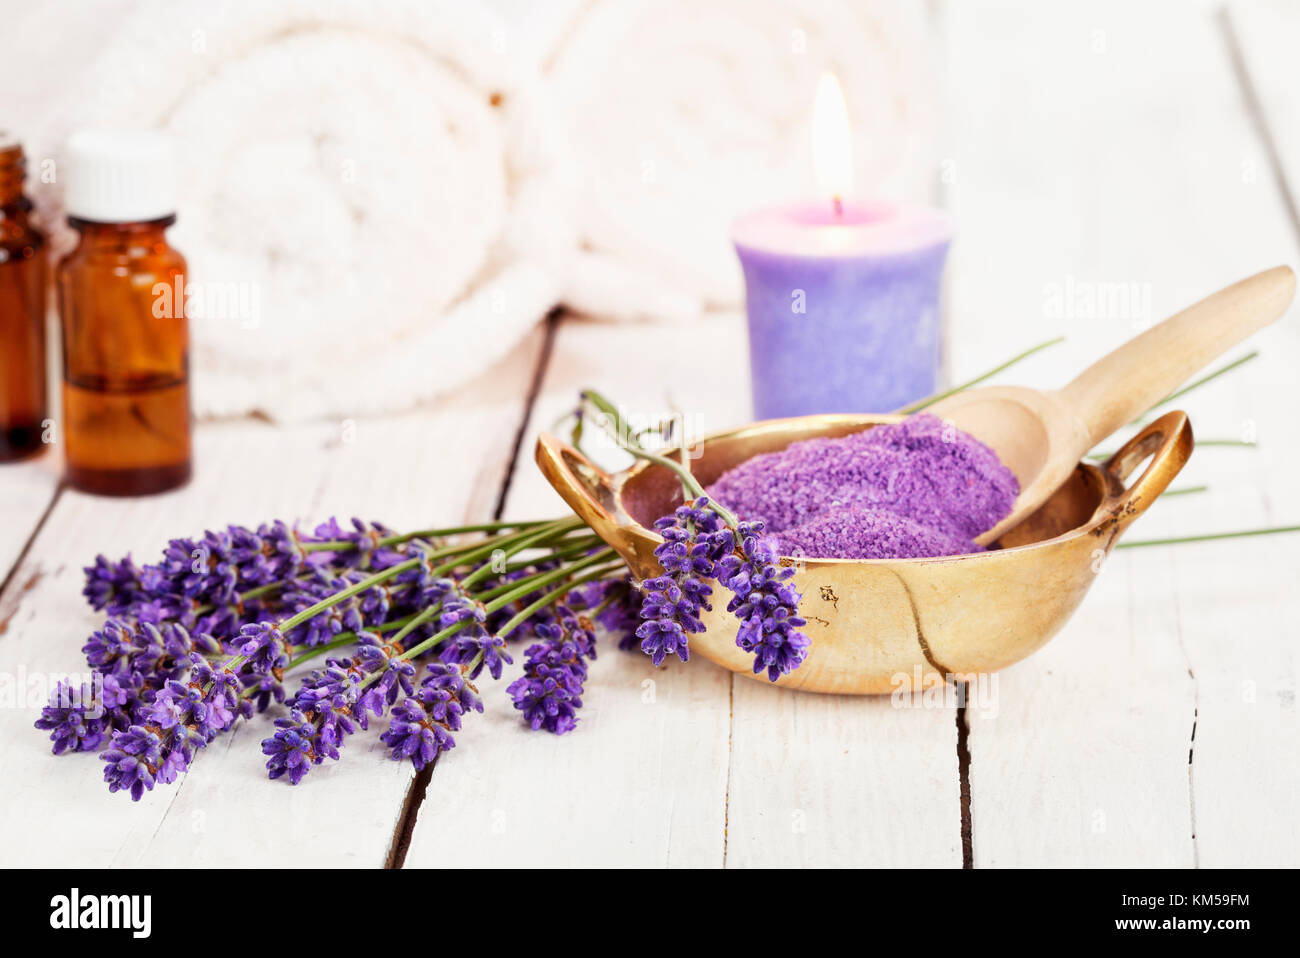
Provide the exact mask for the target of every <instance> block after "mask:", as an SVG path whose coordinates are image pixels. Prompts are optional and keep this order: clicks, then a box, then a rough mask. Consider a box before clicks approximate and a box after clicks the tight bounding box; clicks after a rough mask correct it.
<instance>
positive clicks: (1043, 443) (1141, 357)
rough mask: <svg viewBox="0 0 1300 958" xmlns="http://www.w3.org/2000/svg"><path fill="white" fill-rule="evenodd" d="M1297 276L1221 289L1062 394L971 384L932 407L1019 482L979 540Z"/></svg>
mask: <svg viewBox="0 0 1300 958" xmlns="http://www.w3.org/2000/svg"><path fill="white" fill-rule="evenodd" d="M1294 294H1295V274H1294V273H1293V272H1292V271H1291V268H1290V267H1289V266H1277V267H1274V268H1273V269H1270V270H1266V271H1264V272H1262V273H1257V274H1255V275H1254V276H1251V277H1250V278H1249V279H1243V280H1242V281H1241V282H1239V283H1235V284H1233V285H1232V286H1229V287H1228V288H1227V289H1223V290H1220V291H1219V292H1217V293H1215V294H1214V295H1213V296H1210V297H1208V298H1206V299H1203V300H1201V301H1200V302H1199V303H1195V304H1194V305H1192V306H1189V307H1187V309H1185V310H1183V311H1182V312H1181V313H1178V314H1177V315H1175V316H1171V317H1170V318H1169V319H1166V320H1165V321H1164V322H1163V323H1161V324H1160V325H1158V326H1153V327H1152V328H1151V329H1148V330H1147V331H1146V332H1145V333H1142V335H1140V336H1137V337H1135V338H1133V339H1131V340H1129V341H1128V342H1127V343H1125V344H1124V345H1123V346H1121V347H1120V348H1119V349H1117V350H1115V351H1114V352H1113V353H1110V354H1109V355H1107V356H1103V357H1102V358H1101V359H1099V360H1097V362H1095V363H1093V364H1092V365H1091V366H1089V367H1088V368H1087V369H1085V370H1084V371H1083V373H1082V374H1080V375H1079V377H1078V378H1076V379H1075V380H1074V382H1072V383H1070V384H1069V385H1068V386H1066V387H1065V388H1064V389H1061V390H1059V391H1058V392H1039V391H1038V390H1036V389H1026V388H1024V387H1020V386H993V387H990V388H986V389H970V390H967V391H965V392H960V393H957V394H955V395H953V396H949V397H948V398H946V399H943V400H941V401H939V402H937V403H935V404H934V405H933V406H931V407H929V408H928V409H927V410H926V412H928V413H933V414H934V415H936V416H938V417H939V418H941V419H945V420H949V421H951V422H952V423H953V424H954V425H955V426H956V427H957V428H958V429H961V430H963V431H964V432H967V433H970V434H971V435H972V436H974V437H975V438H976V439H979V440H980V441H981V442H984V443H986V444H987V445H989V446H990V447H992V449H993V451H994V452H996V453H997V454H998V458H1000V459H1001V460H1002V461H1003V462H1004V463H1005V464H1006V465H1007V467H1008V468H1009V469H1010V470H1011V471H1012V472H1014V473H1015V474H1016V478H1017V479H1018V480H1020V495H1019V496H1018V497H1017V498H1016V501H1015V505H1014V506H1013V507H1012V509H1011V514H1010V515H1008V516H1007V517H1006V518H1005V519H1003V520H1002V521H1001V522H999V523H998V524H997V525H995V526H994V527H993V528H992V529H990V530H988V531H987V532H985V533H984V534H983V535H981V536H979V537H978V538H977V539H976V540H975V541H976V542H978V543H980V544H981V545H988V544H989V543H990V542H993V541H995V540H996V539H997V538H998V537H999V536H1001V535H1002V533H1004V532H1005V531H1007V530H1008V529H1010V528H1011V527H1013V526H1015V525H1017V524H1018V523H1019V522H1021V521H1022V520H1023V519H1025V518H1026V517H1028V516H1029V515H1030V514H1031V513H1033V512H1034V510H1035V509H1037V508H1038V507H1039V506H1040V505H1042V504H1043V502H1045V501H1046V500H1047V498H1048V496H1050V495H1051V494H1052V493H1053V492H1054V491H1055V490H1056V489H1057V488H1058V487H1059V486H1060V485H1061V483H1063V482H1064V481H1065V480H1066V479H1067V478H1068V477H1069V476H1070V473H1071V472H1073V471H1074V468H1075V465H1076V464H1077V463H1078V462H1079V460H1080V459H1082V458H1083V456H1084V455H1086V454H1087V452H1088V450H1090V449H1092V448H1093V447H1094V446H1095V445H1097V443H1099V442H1101V441H1102V440H1103V439H1105V438H1106V437H1107V436H1109V435H1111V433H1113V432H1115V431H1116V430H1117V429H1120V428H1121V427H1123V426H1124V425H1126V424H1127V423H1130V422H1132V421H1133V420H1134V419H1136V418H1137V417H1138V416H1140V415H1141V414H1142V413H1144V412H1146V411H1147V410H1148V409H1150V408H1151V407H1152V406H1154V405H1155V404H1156V403H1158V402H1159V401H1160V400H1162V399H1164V398H1165V397H1166V396H1168V395H1169V394H1170V393H1171V392H1173V391H1174V390H1175V389H1177V388H1178V387H1179V386H1180V385H1181V384H1182V383H1183V382H1184V381H1186V380H1187V378H1188V377H1189V376H1191V375H1192V374H1193V373H1195V372H1196V371H1197V370H1199V369H1201V368H1202V367H1203V366H1205V365H1206V364H1207V363H1209V362H1210V361H1211V360H1213V359H1214V358H1215V357H1217V356H1219V355H1221V354H1222V353H1223V352H1225V351H1226V350H1227V349H1229V348H1231V347H1232V346H1235V345H1236V344H1237V343H1239V342H1241V341H1242V340H1243V339H1245V338H1246V337H1247V336H1249V335H1250V334H1251V333H1253V332H1255V331H1256V330H1259V329H1262V328H1263V327H1265V326H1267V325H1268V324H1269V323H1271V322H1273V321H1274V320H1276V319H1278V318H1279V317H1280V316H1281V315H1282V314H1283V313H1284V312H1285V311H1286V308H1287V307H1288V306H1289V305H1290V304H1291V298H1292V296H1293V295H1294Z"/></svg>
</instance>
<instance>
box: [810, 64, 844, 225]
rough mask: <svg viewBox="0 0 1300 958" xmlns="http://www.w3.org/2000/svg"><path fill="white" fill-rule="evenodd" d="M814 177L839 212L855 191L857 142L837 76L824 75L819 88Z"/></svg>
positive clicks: (814, 120) (815, 105)
mask: <svg viewBox="0 0 1300 958" xmlns="http://www.w3.org/2000/svg"><path fill="white" fill-rule="evenodd" d="M812 139H813V174H814V177H815V178H816V181H817V188H818V189H819V190H821V192H822V194H823V195H829V196H830V197H831V201H832V202H833V203H834V204H835V211H836V212H837V213H838V212H840V210H841V209H842V200H843V199H844V198H845V197H846V196H848V195H849V193H850V192H852V190H853V141H852V139H851V137H850V136H849V109H848V107H847V106H846V105H845V103H844V91H843V90H841V89H840V81H839V80H837V79H836V78H835V75H834V74H833V73H823V74H822V78H821V81H820V82H819V83H818V84H817V99H816V100H815V101H814V102H813V118H812Z"/></svg>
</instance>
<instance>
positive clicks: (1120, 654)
mask: <svg viewBox="0 0 1300 958" xmlns="http://www.w3.org/2000/svg"><path fill="white" fill-rule="evenodd" d="M943 23H944V26H945V29H946V31H947V46H948V55H949V60H948V70H949V75H950V77H952V78H953V79H954V80H955V81H956V82H955V83H954V85H953V87H952V89H951V94H952V97H953V101H954V102H953V103H951V104H950V106H951V107H952V116H953V120H954V124H955V125H954V128H953V130H952V133H951V143H952V158H951V163H952V167H951V168H952V170H953V176H952V182H951V183H950V184H949V187H948V194H949V197H950V200H951V205H952V207H953V210H954V213H955V216H956V219H957V222H958V223H959V224H962V234H963V235H962V236H961V237H960V238H959V240H958V244H957V246H956V247H955V252H954V257H953V262H952V271H951V273H950V280H951V298H952V301H953V302H955V303H956V304H957V308H956V316H955V317H954V321H953V326H952V329H953V351H954V354H955V356H956V357H957V373H958V375H957V378H959V379H960V378H962V370H971V371H974V370H976V369H978V368H979V367H980V366H983V365H985V364H991V363H993V362H996V357H997V356H998V355H1000V354H1002V353H1005V352H1006V351H1007V349H1008V345H1007V342H1006V338H1005V336H1006V331H1008V330H1010V329H1018V330H1020V333H1019V335H1020V337H1021V340H1022V341H1026V342H1027V341H1030V340H1033V339H1037V338H1039V337H1043V338H1045V337H1047V336H1050V335H1054V334H1063V335H1065V336H1067V337H1068V340H1067V343H1066V344H1065V345H1064V346H1061V347H1058V348H1057V349H1055V350H1053V351H1052V352H1049V353H1047V354H1044V355H1043V357H1042V359H1041V360H1035V362H1034V363H1033V364H1032V366H1026V367H1025V368H1024V369H1023V372H1018V373H1017V378H1021V379H1022V380H1023V381H1024V382H1026V383H1027V384H1030V385H1037V384H1039V383H1042V384H1044V385H1047V384H1051V383H1054V382H1061V381H1064V379H1065V378H1067V377H1068V376H1069V375H1071V374H1072V373H1073V371H1076V370H1078V369H1079V368H1082V366H1083V365H1085V364H1086V362H1088V361H1090V360H1091V359H1092V358H1094V357H1095V356H1096V355H1098V354H1100V353H1102V352H1104V351H1105V350H1107V349H1109V348H1111V347H1113V346H1114V345H1117V344H1118V343H1119V342H1122V341H1123V340H1124V339H1126V338H1128V337H1129V336H1131V335H1133V333H1134V332H1136V331H1138V329H1140V328H1142V327H1143V326H1145V325H1147V324H1149V323H1150V322H1157V321H1159V320H1160V319H1161V318H1163V317H1164V316H1165V315H1168V314H1170V313H1172V312H1174V311H1175V310H1177V309H1178V308H1180V307H1181V306H1183V305H1186V304H1187V303H1188V302H1190V301H1192V300H1194V299H1196V298H1199V297H1200V296H1202V295H1204V294H1205V293H1208V292H1210V291H1212V290H1213V289H1215V288H1217V287H1219V286H1221V285H1225V284H1226V283H1228V282H1231V281H1233V280H1235V279H1239V278H1241V277H1242V276H1245V275H1248V274H1250V273H1252V272H1255V271H1256V270H1258V269H1262V268H1265V267H1267V266H1271V265H1274V264H1276V263H1280V262H1290V263H1295V262H1296V252H1297V251H1296V245H1295V244H1296V238H1295V235H1294V233H1293V232H1292V229H1291V224H1290V222H1289V220H1288V217H1287V214H1286V211H1285V208H1284V205H1283V203H1282V201H1281V195H1280V193H1279V190H1278V187H1277V182H1276V180H1275V179H1274V178H1273V175H1272V172H1271V170H1270V168H1269V164H1268V159H1267V156H1266V152H1265V150H1264V147H1263V144H1262V143H1261V141H1260V139H1259V137H1258V135H1257V130H1256V128H1255V126H1254V124H1253V123H1252V120H1251V117H1250V116H1249V114H1248V111H1247V109H1246V108H1245V104H1244V101H1243V98H1242V94H1241V90H1240V87H1239V84H1238V78H1237V77H1236V76H1235V75H1234V72H1233V65H1232V62H1231V59H1230V56H1229V51H1228V46H1227V43H1226V41H1225V37H1224V34H1223V31H1222V28H1221V24H1220V22H1219V21H1218V19H1217V18H1216V17H1215V16H1214V13H1213V11H1212V10H1209V9H1198V8H1197V7H1196V6H1195V5H1183V6H1181V7H1180V8H1179V13H1178V15H1176V16H1175V15H1171V10H1170V8H1169V7H1167V6H1166V7H1162V6H1158V5H1144V4H1127V3H1103V4H1089V5H1087V6H1083V5H1080V6H1076V7H1063V6H1061V5H1047V4H1038V5H1032V6H1029V5H1026V6H1023V7H1022V6H1020V5H1001V6H989V5H979V8H978V9H976V8H975V7H974V5H968V4H957V3H954V4H949V5H948V6H947V7H946V9H945V17H944V18H943ZM976 32H978V33H979V34H980V35H981V36H982V37H983V42H982V43H980V44H971V43H970V42H969V40H970V37H971V36H972V35H973V34H975V33H976ZM1295 35H1296V34H1293V36H1295ZM1031 76H1032V77H1033V81H1032V82H1026V78H1027V77H1031ZM1006 143H1014V144H1015V145H1016V149H1014V150H1012V151H1010V153H1009V152H1008V151H1007V150H1006V149H1004V148H1002V147H1001V146H1000V144H1006ZM993 251H1000V253H997V254H995V253H994V252H993ZM1126 290H1127V291H1129V293H1130V296H1129V298H1128V300H1127V301H1126V300H1125V299H1124V298H1122V297H1121V296H1119V295H1118V294H1120V293H1123V292H1124V291H1126ZM1072 293H1073V294H1076V298H1074V300H1073V302H1074V307H1073V308H1070V305H1069V301H1070V297H1071V294H1072ZM1107 293H1110V294H1111V295H1112V299H1111V300H1110V303H1109V308H1106V301H1105V296H1106V295H1107ZM1088 295H1095V296H1096V301H1095V304H1094V306H1093V308H1092V309H1091V311H1090V310H1089V304H1088V302H1087V299H1086V296H1088ZM1062 300H1066V305H1065V307H1064V308H1062V306H1061V302H1062ZM1008 316H1010V317H1011V318H1010V319H1008ZM1295 328H1296V327H1295V316H1294V314H1293V315H1291V316H1289V317H1287V318H1286V319H1285V320H1283V322H1282V323H1280V324H1278V325H1277V326H1275V327H1273V328H1271V329H1269V330H1268V331H1266V332H1265V333H1263V334H1261V335H1259V336H1257V337H1256V338H1255V339H1253V340H1252V341H1251V343H1250V345H1251V346H1254V347H1258V348H1259V349H1261V350H1262V351H1263V353H1264V356H1263V358H1262V359H1261V360H1259V361H1257V362H1256V363H1255V364H1253V365H1252V366H1251V367H1249V368H1248V369H1249V371H1246V370H1243V371H1242V375H1240V376H1232V377H1228V378H1226V379H1224V380H1221V381H1219V382H1217V383H1215V384H1213V385H1211V386H1207V387H1206V388H1205V389H1203V390H1201V391H1198V392H1196V393H1193V394H1192V395H1190V396H1189V397H1188V398H1187V400H1186V401H1185V403H1184V405H1185V408H1187V409H1188V410H1189V411H1190V412H1191V413H1192V417H1193V422H1194V424H1195V428H1196V430H1197V434H1198V436H1200V437H1203V438H1205V437H1221V438H1238V437H1239V436H1240V435H1241V434H1242V433H1243V428H1247V427H1246V421H1247V420H1249V421H1250V425H1249V428H1251V429H1253V430H1254V431H1255V432H1256V433H1257V434H1258V436H1259V439H1260V442H1261V448H1260V449H1258V450H1241V449H1230V448H1214V447H1204V448H1202V449H1200V450H1198V451H1197V453H1196V455H1195V456H1194V457H1193V459H1192V462H1191V463H1190V464H1189V466H1188V467H1187V469H1186V470H1185V472H1184V477H1185V478H1184V479H1182V480H1180V482H1179V485H1188V484H1199V483H1207V484H1209V485H1210V487H1211V489H1210V491H1209V492H1208V493H1206V494H1204V495H1196V496H1187V497H1185V498H1171V499H1169V500H1167V501H1166V502H1163V503H1161V504H1160V506H1159V507H1158V508H1156V509H1154V510H1152V513H1151V514H1150V515H1149V516H1148V517H1144V519H1143V520H1142V522H1140V523H1138V525H1137V526H1136V528H1135V529H1134V530H1133V531H1132V532H1130V533H1129V535H1130V537H1133V538H1149V537H1153V536H1162V535H1179V534H1188V533H1190V532H1199V531H1205V532H1211V531H1222V530H1225V529H1232V528H1244V527H1249V526H1259V525H1264V524H1267V523H1284V522H1291V523H1294V522H1295V521H1296V520H1297V518H1300V511H1297V510H1296V508H1294V506H1293V505H1292V504H1291V503H1290V502H1286V503H1285V504H1283V503H1282V502H1278V506H1279V508H1276V509H1274V510H1272V513H1271V515H1268V516H1266V515H1265V514H1264V513H1263V511H1262V510H1261V509H1260V508H1259V503H1258V500H1259V498H1260V496H1261V494H1263V495H1265V496H1271V497H1273V498H1274V499H1275V500H1276V499H1277V498H1278V497H1279V496H1280V493H1281V490H1282V489H1284V488H1286V484H1287V482H1288V480H1287V478H1286V476H1287V472H1288V466H1289V467H1290V468H1294V466H1295V465H1296V460H1295V458H1294V456H1293V455H1291V454H1290V452H1289V448H1290V446H1291V445H1292V443H1293V441H1294V436H1295V430H1294V423H1293V421H1292V420H1293V414H1294V408H1295V398H1294V396H1295V392H1294V390H1295V385H1294V377H1293V376H1288V375H1287V374H1286V373H1285V372H1284V371H1285V369H1286V368H1287V367H1288V366H1289V365H1290V366H1292V367H1293V364H1294V362H1295V357H1296V356H1297V355H1300V349H1298V348H1297V339H1296V333H1295ZM990 331H997V333H999V334H993V335H991V334H990ZM1241 351H1244V350H1240V351H1239V352H1241ZM1111 448H1113V445H1112V446H1111ZM1291 474H1292V475H1294V473H1291ZM1274 490H1276V491H1274ZM1295 548H1296V544H1295V541H1294V540H1287V539H1283V540H1279V541H1274V542H1267V541H1258V540H1257V541H1255V542H1254V543H1251V542H1247V543H1212V544H1205V545H1191V546H1178V547H1171V548H1159V549H1147V550H1140V551H1134V552H1128V553H1123V552H1121V553H1119V554H1117V555H1116V556H1115V557H1114V558H1113V559H1112V561H1111V562H1110V563H1109V564H1108V565H1107V567H1106V569H1105V572H1104V573H1103V574H1102V575H1101V576H1100V580H1099V581H1098V583H1097V584H1096V586H1095V587H1094V589H1093V591H1092V593H1091V594H1090V595H1089V597H1088V600H1087V601H1086V602H1085V604H1084V605H1083V607H1082V608H1081V609H1080V611H1079V612H1078V613H1077V614H1076V616H1075V618H1074V619H1073V620H1072V622H1071V623H1070V624H1069V625H1068V626H1067V627H1066V629H1065V630H1064V631H1063V632H1062V633H1061V635H1059V636H1057V637H1056V638H1055V639H1054V640H1053V641H1052V643H1051V644H1050V645H1049V646H1048V647H1047V648H1046V649H1044V650H1043V651H1042V652H1041V653H1039V654H1038V655H1036V656H1034V657H1033V658H1031V659H1029V660H1028V661H1026V662H1024V663H1021V664H1020V665H1018V666H1016V667H1014V668H1012V669H1009V670H1007V671H1006V672H1005V673H1004V674H1003V675H1001V676H1000V677H999V681H1000V696H999V702H1000V705H1001V708H1000V711H999V714H998V716H997V718H996V719H993V720H989V721H981V720H979V719H978V718H974V719H973V720H972V725H971V735H970V743H971V758H972V763H971V769H972V771H971V788H972V808H971V811H972V820H973V827H974V864H975V865H976V866H983V865H1004V866H1005V865H1029V864H1064V863H1077V864H1084V865H1122V866H1126V865H1155V864H1160V865H1174V866H1183V865H1192V864H1195V863H1196V862H1198V861H1201V862H1202V863H1203V864H1228V863H1234V864H1249V863H1259V864H1263V863H1283V862H1285V863H1290V864H1297V863H1300V848H1297V847H1296V845H1295V840H1294V830H1295V826H1294V823H1293V822H1292V821H1291V816H1284V815H1283V816H1280V815H1279V814H1278V813H1277V812H1276V811H1273V812H1267V811H1266V810H1265V809H1264V807H1263V806H1264V804H1265V801H1266V800H1265V799H1264V798H1263V797H1262V795H1261V790H1262V794H1263V795H1267V796H1268V799H1270V800H1273V801H1274V802H1276V801H1277V800H1279V799H1280V798H1281V797H1282V795H1286V796H1289V799H1288V801H1289V803H1290V804H1294V802H1295V800H1296V797H1297V793H1296V789H1295V764H1296V763H1295V760H1294V756H1295V755H1296V754H1300V726H1297V722H1296V715H1295V710H1294V705H1292V707H1291V709H1290V712H1289V713H1288V712H1287V711H1286V709H1285V707H1284V706H1283V705H1282V704H1281V700H1280V699H1279V698H1278V693H1279V691H1280V689H1278V685H1279V683H1281V684H1287V683H1290V685H1291V686H1292V687H1293V686H1294V681H1295V669H1294V653H1293V651H1292V649H1293V648H1294V645H1295V640H1296V638H1297V631H1300V630H1298V629H1297V627H1296V626H1295V624H1294V623H1295V621H1296V619H1297V614H1298V613H1300V597H1298V596H1296V595H1295V594H1294V590H1288V589H1285V588H1274V589H1271V590H1265V589H1264V588H1254V587H1251V586H1250V585H1249V583H1250V582H1251V581H1254V577H1255V576H1256V574H1257V572H1256V570H1257V568H1258V567H1257V566H1256V564H1255V563H1254V562H1252V561H1249V560H1248V558H1247V557H1249V556H1251V555H1260V556H1263V555H1270V554H1271V555H1276V554H1277V553H1278V551H1279V550H1288V549H1289V550H1291V554H1293V555H1294V550H1295ZM1243 559H1247V561H1245V562H1244V564H1243ZM1193 569H1194V570H1195V574H1194V575H1193V574H1192V570H1193ZM1258 574H1259V575H1262V576H1264V578H1265V579H1266V580H1267V581H1270V582H1272V583H1276V581H1277V579H1278V577H1279V573H1276V572H1274V571H1273V570H1259V572H1258ZM1292 576H1293V579H1294V574H1292ZM1243 593H1244V594H1246V595H1249V596H1251V597H1252V599H1253V602H1252V601H1243ZM1208 609H1217V610H1220V612H1219V615H1218V616H1216V617H1215V620H1214V622H1213V624H1211V622H1210V621H1207V618H1206V615H1205V613H1206V611H1207V610H1208ZM1193 610H1195V611H1193ZM1233 621H1238V622H1240V623H1242V625H1243V626H1246V624H1247V623H1254V624H1255V625H1256V628H1253V629H1249V630H1248V632H1249V634H1248V635H1246V634H1243V632H1242V631H1239V630H1238V629H1236V628H1233V627H1232V626H1231V625H1230V623H1231V622H1233ZM1263 623H1270V624H1271V628H1269V627H1263V628H1260V626H1262V625H1263ZM1261 633H1263V634H1261ZM1193 636H1195V640H1194V641H1193V638H1192V637H1193ZM1247 649H1250V651H1249V652H1247V651H1246V650H1247ZM1198 653H1199V655H1198ZM1198 657H1199V658H1201V659H1202V661H1203V662H1204V663H1205V664H1203V665H1202V667H1201V668H1197V665H1198V664H1199V663H1198V662H1197V659H1198ZM1206 659H1208V661H1205V660H1206ZM1252 659H1255V660H1256V661H1261V662H1269V663H1270V664H1271V665H1273V666H1274V667H1276V666H1279V665H1282V664H1284V663H1290V668H1289V669H1287V670H1285V671H1278V672H1274V671H1272V670H1269V671H1267V672H1265V673H1264V674H1263V675H1258V676H1257V678H1256V681H1257V682H1259V683H1260V690H1259V693H1258V694H1259V695H1260V696H1261V698H1260V701H1261V702H1264V703H1265V705H1263V706H1261V707H1259V708H1256V709H1254V710H1253V711H1250V712H1247V713H1246V714H1243V708H1242V707H1241V706H1240V704H1239V699H1240V695H1239V694H1238V693H1236V692H1234V691H1233V690H1232V689H1231V688H1229V687H1227V685H1228V684H1230V683H1227V684H1225V681H1224V680H1222V679H1221V678H1220V677H1221V676H1223V675H1224V674H1225V666H1229V665H1231V666H1232V668H1230V669H1228V671H1227V674H1232V671H1235V670H1237V669H1242V668H1245V669H1247V670H1248V671H1249V672H1250V674H1251V675H1256V673H1258V672H1259V671H1260V670H1259V669H1258V667H1251V666H1248V665H1246V664H1245V663H1247V662H1249V661H1251V660H1252ZM1265 676H1267V677H1265ZM1293 700H1294V699H1293V696H1292V702H1293ZM1211 703H1213V704H1211ZM1198 708H1199V710H1200V711H1199V713H1198ZM1265 709H1267V710H1268V715H1269V719H1267V720H1266V719H1263V718H1262V717H1261V715H1262V713H1264V712H1265ZM1211 715H1213V716H1214V718H1213V719H1212V718H1211ZM1194 722H1196V723H1197V725H1196V727H1197V740H1196V747H1195V749H1194V750H1193V743H1192V728H1193V723H1194ZM1255 727H1257V728H1259V729H1260V730H1263V729H1267V734H1266V735H1264V736H1263V737H1262V738H1261V736H1260V735H1259V734H1251V729H1252V728H1255ZM1207 741H1210V742H1213V743H1216V744H1214V745H1212V746H1207V744H1206V743H1207ZM1273 749H1277V751H1276V752H1274V751H1273ZM1189 752H1191V753H1192V755H1193V762H1192V764H1191V766H1190V767H1189V761H1188V756H1189ZM1247 766H1250V767H1252V768H1253V770H1252V771H1248V770H1247ZM1189 772H1190V775H1189ZM1228 795H1231V796H1232V798H1231V799H1225V796H1228ZM1194 806H1195V814H1194V813H1193V807H1194ZM1277 807H1280V806H1278V805H1277V804H1274V808H1277ZM1283 819H1285V821H1284V820H1283ZM1193 832H1195V839H1193ZM1202 849H1204V850H1205V853H1204V854H1203V855H1202V854H1200V853H1201V851H1202ZM1210 849H1213V850H1214V851H1213V854H1211V852H1210ZM1247 849H1249V850H1250V851H1247Z"/></svg>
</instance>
